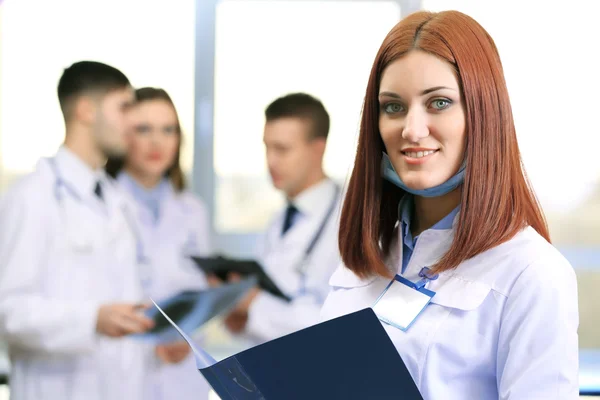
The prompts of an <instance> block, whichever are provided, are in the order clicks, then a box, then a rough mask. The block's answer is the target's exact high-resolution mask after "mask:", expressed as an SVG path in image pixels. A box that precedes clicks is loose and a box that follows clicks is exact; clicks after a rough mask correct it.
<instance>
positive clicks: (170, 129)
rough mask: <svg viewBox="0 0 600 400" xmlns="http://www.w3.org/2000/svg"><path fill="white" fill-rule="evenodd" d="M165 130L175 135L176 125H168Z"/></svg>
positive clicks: (168, 133)
mask: <svg viewBox="0 0 600 400" xmlns="http://www.w3.org/2000/svg"><path fill="white" fill-rule="evenodd" d="M163 132H164V133H165V134H167V135H175V134H176V133H177V127H176V126H167V127H165V128H164V129H163Z"/></svg>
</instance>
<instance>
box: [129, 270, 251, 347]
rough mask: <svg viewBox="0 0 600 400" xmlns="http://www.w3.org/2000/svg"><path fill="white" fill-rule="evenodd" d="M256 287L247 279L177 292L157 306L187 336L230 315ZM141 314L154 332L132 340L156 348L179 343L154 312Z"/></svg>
mask: <svg viewBox="0 0 600 400" xmlns="http://www.w3.org/2000/svg"><path fill="white" fill-rule="evenodd" d="M257 283H258V281H257V279H256V278H255V277H249V278H247V279H244V280H242V281H240V282H236V283H231V284H224V285H222V286H218V287H215V288H210V289H206V290H201V291H186V292H180V293H178V294H176V295H175V296H172V297H169V298H167V299H165V300H162V301H160V302H159V303H158V305H159V306H160V308H161V309H162V310H164V311H165V312H166V313H167V314H168V315H169V316H170V317H171V321H175V323H176V324H177V326H178V327H179V328H180V329H181V330H182V331H183V332H185V333H186V334H188V335H191V334H193V333H194V332H195V331H196V330H198V329H199V328H200V327H202V326H203V325H204V324H206V323H207V322H209V321H210V320H212V319H213V318H215V317H217V316H220V315H222V314H224V313H226V312H228V311H230V310H231V309H232V308H233V307H234V306H235V305H236V304H237V303H238V302H239V301H240V300H242V298H243V297H244V295H246V293H247V292H248V291H249V290H250V289H251V288H252V287H254V286H256V285H257ZM145 314H146V316H147V317H149V318H151V319H152V320H153V321H154V324H155V325H154V328H152V329H151V330H149V331H147V332H144V333H143V334H138V335H133V337H136V338H139V339H143V340H148V341H151V342H154V343H157V344H158V343H169V342H174V341H178V340H181V335H180V333H179V332H178V331H177V329H175V328H174V327H173V325H172V324H171V321H169V320H167V319H166V318H165V317H164V315H163V313H161V312H160V311H159V310H158V309H157V308H154V307H153V308H150V309H148V310H147V311H146V312H145Z"/></svg>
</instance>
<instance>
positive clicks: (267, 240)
mask: <svg viewBox="0 0 600 400" xmlns="http://www.w3.org/2000/svg"><path fill="white" fill-rule="evenodd" d="M265 117H266V124H265V130H264V139H263V140H264V144H265V147H266V155H267V164H268V168H269V173H270V175H271V178H272V181H273V185H274V186H275V187H276V188H277V189H279V190H280V191H281V192H283V194H284V195H285V197H286V199H287V206H286V208H285V209H284V210H282V211H281V212H280V213H278V215H277V216H276V217H275V218H274V219H273V221H272V222H271V224H270V226H269V228H268V230H267V231H266V233H265V234H264V237H263V240H262V243H261V246H260V254H259V256H258V259H259V261H260V263H261V264H262V265H263V267H264V268H265V270H266V272H267V273H268V274H269V275H270V276H271V278H272V279H273V280H274V281H275V283H276V284H277V285H278V286H279V287H280V288H281V289H282V291H283V292H284V293H285V294H286V295H288V297H290V298H291V301H290V302H286V301H284V300H282V299H280V298H277V297H275V296H273V295H271V294H270V293H267V292H265V291H262V290H259V289H255V290H253V291H252V292H251V293H250V294H249V295H248V296H247V297H246V298H245V300H243V301H242V302H241V303H240V304H239V305H238V307H237V308H236V309H235V310H234V311H233V312H232V313H231V314H230V315H229V316H228V317H227V318H226V320H225V323H226V326H227V328H228V329H229V330H230V331H231V332H233V333H238V334H244V336H246V338H250V341H251V343H252V344H257V343H262V342H265V341H269V340H272V339H275V338H277V337H280V336H283V335H286V334H288V333H291V332H294V331H297V330H299V329H302V328H306V327H308V326H310V325H313V324H315V323H317V322H318V320H319V310H320V308H321V305H322V304H323V301H324V299H325V297H326V296H327V293H328V290H329V287H328V280H329V277H330V276H331V274H332V273H333V271H334V270H335V268H336V267H337V266H338V264H339V263H340V256H339V252H338V245H337V230H338V226H339V225H338V221H339V220H338V217H339V205H340V198H341V193H340V188H339V187H338V185H336V184H335V183H334V182H333V181H332V180H331V179H329V178H328V177H327V176H326V175H325V173H324V171H323V155H324V153H325V147H326V142H327V135H328V133H329V115H328V113H327V111H326V110H325V107H324V106H323V104H322V103H321V102H320V101H319V100H318V99H316V98H314V97H312V96H310V95H308V94H304V93H293V94H289V95H287V96H284V97H281V98H279V99H277V100H275V101H274V102H273V103H271V104H270V105H269V106H268V107H267V109H266V111H265Z"/></svg>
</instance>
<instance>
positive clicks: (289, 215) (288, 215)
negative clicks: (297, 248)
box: [281, 203, 298, 236]
mask: <svg viewBox="0 0 600 400" xmlns="http://www.w3.org/2000/svg"><path fill="white" fill-rule="evenodd" d="M296 214H298V209H297V208H296V206H294V205H293V204H291V203H290V204H289V205H288V206H287V209H286V210H285V220H284V221H283V230H282V231H281V236H283V235H285V234H286V232H287V231H289V230H290V228H291V227H292V226H293V225H294V219H295V218H294V217H295V216H296Z"/></svg>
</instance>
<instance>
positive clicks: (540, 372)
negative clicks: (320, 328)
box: [322, 219, 579, 400]
mask: <svg viewBox="0 0 600 400" xmlns="http://www.w3.org/2000/svg"><path fill="white" fill-rule="evenodd" d="M455 221H456V219H455ZM452 237H453V230H452V229H446V230H427V231H425V232H423V233H422V234H421V235H420V237H419V241H418V242H417V245H416V248H415V251H414V252H413V255H412V257H411V260H410V262H409V264H408V266H407V268H406V271H405V273H404V275H403V276H404V277H406V278H407V279H409V280H411V281H413V282H416V281H418V280H419V279H420V278H419V277H418V273H419V271H420V270H421V268H422V267H424V266H431V265H433V264H434V263H435V262H436V261H437V260H439V259H440V257H441V256H442V255H443V254H444V253H445V252H446V251H447V249H448V248H449V246H450V243H451V241H452ZM401 249H402V246H398V245H397V241H396V243H395V244H394V247H393V250H392V256H391V257H390V259H389V261H388V266H389V268H390V270H391V271H394V272H397V271H400V270H401V260H402V254H401V253H400V252H401ZM397 273H399V272H397ZM388 283H389V280H388V279H383V278H369V279H359V278H358V277H357V276H356V275H354V273H352V272H351V271H350V270H348V269H347V268H345V267H344V266H340V267H339V268H338V269H337V270H336V272H335V273H334V274H333V276H332V277H331V280H330V284H331V286H332V291H331V293H330V295H329V296H328V298H327V300H326V302H325V305H324V307H323V309H322V318H323V319H331V318H334V317H337V316H340V315H344V314H348V313H351V312H353V311H357V310H360V309H363V308H366V307H371V306H373V305H374V303H375V301H376V299H377V298H378V296H379V295H380V294H381V293H382V291H383V290H384V288H385V286H386V285H387V284H388ZM426 287H427V288H428V289H430V290H433V291H435V292H437V293H436V294H435V296H434V297H433V299H432V302H431V304H430V305H429V306H428V307H427V308H426V309H425V310H424V312H423V313H422V314H421V315H420V316H419V317H418V318H417V319H416V321H415V322H414V324H413V325H412V326H411V327H410V328H409V329H408V331H406V332H403V331H401V330H399V329H397V328H395V327H392V326H390V325H386V324H384V327H385V329H386V331H387V333H388V335H389V336H390V338H391V339H392V341H393V343H394V345H395V346H396V348H397V350H398V352H399V353H400V355H401V357H402V359H403V360H404V362H405V364H406V366H407V368H408V370H409V371H410V373H411V375H412V377H413V379H414V381H415V382H416V384H417V386H418V388H419V390H420V391H421V393H422V395H423V398H424V399H425V400H437V399H444V400H464V399H477V400H492V399H493V400H498V399H501V400H533V399H540V400H542V399H543V400H569V399H577V398H578V336H577V327H578V322H579V321H578V308H577V284H576V279H575V274H574V271H573V268H572V267H571V266H570V264H569V263H568V262H567V261H566V260H565V259H564V258H563V257H562V256H561V254H559V252H558V251H557V250H556V249H555V248H554V247H553V246H551V245H550V244H549V243H548V242H546V241H545V240H544V239H543V238H542V237H541V236H540V235H538V233H537V232H535V231H534V230H533V229H532V228H526V229H525V230H524V231H522V232H521V233H519V234H518V235H517V236H516V237H514V238H513V239H512V240H510V241H509V242H506V243H504V244H502V245H500V246H497V247H495V248H493V249H491V250H489V251H486V252H484V253H482V254H480V255H478V256H476V257H474V258H472V259H470V260H468V261H465V262H463V263H462V264H461V265H460V266H459V267H458V268H457V269H456V270H454V271H448V272H444V273H442V274H440V276H439V278H438V279H437V280H434V281H430V282H428V284H427V286H426ZM358 345H361V346H368V343H360V344H359V343H357V346H358ZM349 351H352V349H349ZM399 390H401V389H399Z"/></svg>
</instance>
